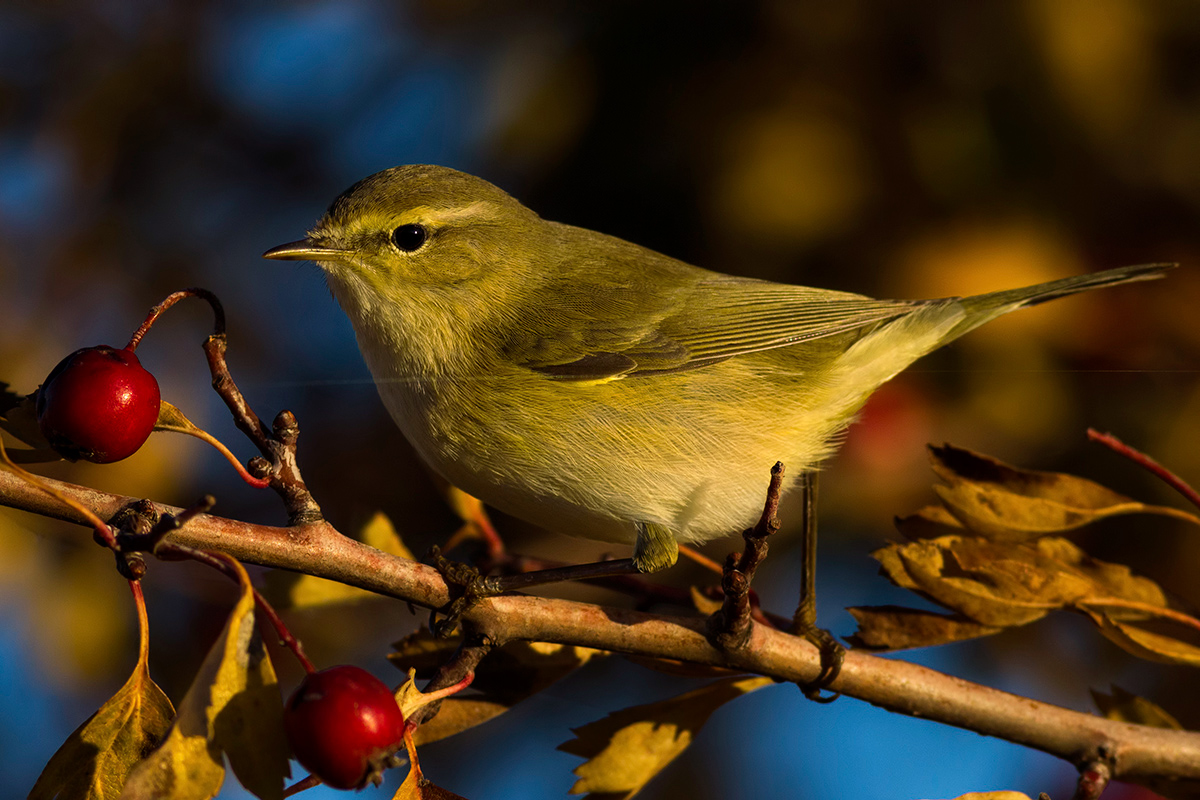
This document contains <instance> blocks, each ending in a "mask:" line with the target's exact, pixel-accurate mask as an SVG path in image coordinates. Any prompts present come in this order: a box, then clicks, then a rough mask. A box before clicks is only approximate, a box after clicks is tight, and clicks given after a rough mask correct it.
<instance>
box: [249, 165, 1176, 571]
mask: <svg viewBox="0 0 1200 800" xmlns="http://www.w3.org/2000/svg"><path fill="white" fill-rule="evenodd" d="M264 256H265V257H266V258H275V259H303V260H312V261H315V262H316V263H317V264H318V265H319V266H320V267H321V269H322V270H323V271H324V272H325V275H326V278H327V280H328V283H329V287H330V289H331V290H332V292H333V295H334V297H335V298H336V299H337V301H338V303H340V304H341V307H342V309H343V310H344V311H345V312H346V314H347V315H348V316H349V317H350V321H351V323H352V324H353V326H354V331H355V334H356V335H357V337H358V346H359V349H360V350H361V351H362V354H363V357H364V358H365V359H366V363H367V366H368V367H369V368H370V370H371V374H372V375H373V376H374V379H375V383H376V385H377V387H378V388H379V394H380V396H381V397H382V398H383V402H384V404H385V405H386V406H387V409H388V411H389V412H390V413H391V415H392V418H393V419H394V420H395V422H396V424H397V425H399V426H400V429H401V430H402V431H403V432H404V435H405V436H406V437H407V438H408V440H409V441H410V442H411V443H412V445H413V446H414V447H415V448H416V450H417V452H418V453H419V454H420V455H421V457H422V458H423V459H424V460H425V461H426V462H427V463H428V464H429V465H430V466H431V467H433V469H434V470H436V471H437V472H439V473H440V474H441V475H442V476H443V477H445V478H446V480H448V481H450V483H452V484H454V485H455V486H458V487H459V488H461V489H463V490H464V491H466V492H469V493H470V494H473V495H475V496H476V497H478V498H480V499H481V500H483V501H484V502H486V503H488V504H490V505H493V506H495V507H496V508H499V509H501V510H503V511H505V512H507V513H509V514H512V515H514V516H517V517H519V518H522V519H525V520H528V521H530V522H533V523H536V524H538V525H541V526H543V527H546V528H549V529H551V530H555V531H559V532H561V533H566V534H571V535H575V536H583V537H587V538H591V539H598V540H602V541H606V542H623V543H630V544H633V545H634V565H635V566H636V568H637V569H638V570H640V571H643V572H653V571H656V570H659V569H663V568H665V567H667V566H670V565H671V564H673V563H674V562H675V559H676V556H677V553H678V543H680V542H686V543H700V542H705V541H708V540H710V539H713V538H715V537H719V536H724V535H727V534H730V533H736V532H740V531H741V530H743V529H745V528H747V527H749V526H750V525H752V524H753V522H754V520H755V519H756V518H757V516H758V515H759V514H760V513H761V510H762V501H763V491H764V476H765V475H766V474H767V472H768V471H769V470H770V468H771V466H772V465H773V464H774V463H775V462H776V461H782V462H784V463H785V464H787V465H788V466H789V467H790V468H791V474H792V475H794V476H799V475H800V474H801V473H803V472H805V471H807V470H811V469H813V468H814V467H815V465H816V464H817V463H818V462H820V461H821V460H822V459H823V458H825V457H827V456H828V455H830V454H831V453H832V452H833V450H834V449H835V448H836V446H837V441H838V434H839V433H841V432H842V431H843V430H844V429H845V428H846V426H847V425H849V424H850V422H851V421H852V419H853V417H854V414H855V412H857V411H858V410H859V409H860V408H861V407H862V405H863V403H864V402H865V401H866V399H867V397H868V396H869V395H870V394H871V393H872V392H873V391H874V390H875V389H876V388H878V387H879V386H880V385H881V384H882V383H884V382H885V381H887V380H888V379H890V378H892V377H893V376H894V375H896V373H898V372H900V370H902V369H904V368H905V367H907V366H908V365H909V364H911V363H912V362H913V361H914V360H916V359H917V358H919V357H921V356H923V355H925V354H926V353H928V352H930V351H931V350H933V349H934V348H937V347H940V346H941V345H944V344H946V343H947V342H949V341H951V340H953V339H956V338H957V337H959V336H961V335H963V334H964V333H966V332H967V331H969V330H971V329H973V328H976V327H978V326H980V325H982V324H984V323H985V322H988V321H990V320H993V319H995V318H996V317H998V316H1000V315H1001V314H1007V313H1008V312H1009V311H1013V310H1015V309H1018V308H1023V307H1025V306H1030V305H1034V304H1036V303H1041V302H1043V301H1046V300H1053V299H1054V298H1057V297H1063V296H1065V295H1069V294H1073V293H1075V292H1081V291H1085V290H1088V289H1095V288H1099V287H1101V286H1111V285H1114V284H1119V283H1126V282H1129V281H1137V280H1146V279H1150V278H1156V277H1159V276H1160V275H1161V274H1162V273H1163V272H1164V271H1165V270H1166V269H1169V268H1170V267H1171V266H1173V265H1164V264H1153V265H1145V266H1132V267H1123V268H1120V269H1114V270H1109V271H1106V272H1097V273H1094V274H1091V275H1080V276H1077V277H1071V278H1064V279H1062V280H1057V281H1051V282H1049V283H1043V284H1039V285H1037V286H1029V287H1025V288H1022V289H1011V290H1008V291H1001V292H993V293H990V294H983V295H978V296H974V297H965V298H961V297H948V298H943V299H939V300H875V299H872V298H870V297H864V296H862V295H857V294H851V293H848V292H837V291H829V290H826V289H812V288H808V287H804V286H789V285H784V284H778V283H769V282H766V281H761V280H753V279H750V278H738V277H733V276H729V275H722V274H720V273H716V272H710V271H708V270H704V269H700V268H698V267H694V266H691V265H689V264H685V263H683V262H681V261H677V260H675V259H673V258H668V257H667V256H664V255H661V254H659V253H656V252H654V251H652V250H648V249H646V248H644V247H639V246H638V245H635V244H631V243H629V242H626V241H622V240H621V239H617V238H614V237H612V236H606V235H604V234H601V233H596V232H594V231H590V230H586V229H584V228H576V227H572V226H570V225H563V224H559V223H556V222H548V221H546V220H543V219H542V218H541V217H539V216H538V215H537V214H535V213H534V212H533V211H530V210H529V209H528V208H526V207H525V206H523V205H521V204H520V203H519V202H517V201H516V200H515V199H513V198H512V197H510V196H509V195H507V194H505V193H504V192H503V191H501V190H500V189H498V188H497V187H495V186H493V185H492V184H490V183H487V182H486V181H483V180H481V179H479V178H476V177H472V176H470V175H467V174H464V173H461V172H456V171H454V170H451V169H446V168H444V167H436V166H403V167H396V168H394V169H389V170H385V171H383V172H379V173H376V174H375V175H372V176H370V177H368V178H366V179H364V180H362V181H360V182H358V183H357V184H355V185H354V186H352V187H350V188H349V189H348V190H347V191H346V192H345V193H343V194H342V195H341V196H340V197H338V198H337V199H336V200H335V201H334V202H333V204H332V205H331V206H330V207H329V210H328V212H327V213H326V214H325V216H324V217H322V218H321V220H320V221H319V222H318V223H317V225H316V227H314V228H313V229H312V230H311V231H310V232H309V234H308V236H307V237H306V238H304V239H302V240H300V241H298V242H292V243H290V244H285V245H281V246H279V247H276V248H273V249H271V250H268V251H267V252H266V253H265V254H264Z"/></svg>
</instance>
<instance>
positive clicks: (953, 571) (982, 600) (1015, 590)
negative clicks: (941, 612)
mask: <svg viewBox="0 0 1200 800" xmlns="http://www.w3.org/2000/svg"><path fill="white" fill-rule="evenodd" d="M987 544H988V543H987V542H985V541H984V540H979V539H963V538H962V537H958V536H945V537H942V538H940V539H934V540H929V541H917V542H912V543H911V544H907V545H902V546H901V545H892V547H894V548H896V557H897V558H898V559H899V562H900V564H901V566H902V568H903V572H904V576H905V578H906V579H907V582H908V583H909V584H911V585H909V586H905V588H911V589H913V590H914V591H917V592H919V593H920V594H922V595H924V596H926V597H928V598H929V599H931V600H933V601H934V602H935V603H939V604H940V605H943V606H946V607H947V608H949V609H951V610H954V611H957V612H959V613H960V614H963V615H964V616H966V617H968V618H970V619H972V620H974V621H975V622H978V623H980V624H982V625H990V626H999V627H1011V626H1014V625H1025V624H1027V623H1029V622H1032V621H1034V620H1036V619H1039V618H1040V617H1042V616H1044V615H1045V614H1046V612H1047V611H1049V610H1050V609H1052V608H1055V607H1057V606H1058V605H1059V604H1057V603H1053V602H1047V601H1045V600H1041V599H1038V597H1037V594H1036V592H1034V591H1030V589H1031V587H1030V586H1029V584H1031V583H1035V582H1036V581H1037V580H1038V577H1039V576H1038V575H1037V574H1036V573H1035V572H1034V570H1033V569H1031V568H1030V566H1029V565H1026V564H1023V563H1021V562H1019V561H1015V562H1014V561H1013V560H1012V559H1004V558H1003V557H1002V554H1000V553H997V554H995V555H996V557H994V558H982V557H981V554H980V553H978V552H973V550H974V551H978V550H979V549H980V546H981V545H982V546H986V545H987ZM878 557H879V556H878V554H876V558H878ZM960 558H964V559H965V560H966V561H967V564H962V563H961V562H960V560H959V559H960ZM973 565H977V566H975V567H974V568H973ZM889 577H891V573H890V572H889ZM898 585H902V586H903V585H904V584H902V583H899V582H898Z"/></svg>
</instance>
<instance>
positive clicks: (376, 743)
mask: <svg viewBox="0 0 1200 800" xmlns="http://www.w3.org/2000/svg"><path fill="white" fill-rule="evenodd" d="M284 726H285V728H286V729H287V737H288V742H289V743H290V744H291V746H292V752H293V753H294V754H295V756H296V760H297V761H299V762H300V763H301V764H303V765H304V768H305V769H307V770H308V771H309V772H311V773H312V774H313V775H316V776H317V777H318V778H320V779H321V781H322V782H324V783H325V784H326V785H328V786H332V787H334V788H336V789H358V788H361V787H363V786H365V785H366V783H367V781H368V780H370V781H373V782H375V783H378V782H379V774H380V773H381V772H382V771H383V769H384V768H385V767H387V766H388V764H387V761H388V759H389V757H390V756H391V755H392V754H393V753H394V752H396V750H397V749H399V747H400V745H401V744H403V742H404V715H403V714H402V713H400V706H398V705H397V704H396V698H395V697H394V696H393V695H392V691H391V690H390V689H388V687H387V686H386V685H384V683H383V681H381V680H379V679H378V678H376V677H375V676H374V675H372V674H371V673H369V672H367V671H366V670H363V669H359V668H358V667H354V666H341V667H330V668H329V669H326V670H322V671H320V672H313V673H309V674H308V675H307V676H305V678H304V680H303V681H302V682H301V683H300V686H299V687H298V688H297V689H296V691H295V693H294V694H293V695H292V696H291V699H289V700H288V703H287V708H286V709H285V711H284Z"/></svg>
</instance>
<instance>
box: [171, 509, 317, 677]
mask: <svg viewBox="0 0 1200 800" xmlns="http://www.w3.org/2000/svg"><path fill="white" fill-rule="evenodd" d="M184 513H187V512H184ZM179 516H180V517H182V516H183V515H182V514H180V515H179ZM176 519H177V520H178V517H177V518H176ZM185 521H186V520H185ZM180 524H182V523H180ZM154 552H155V555H171V556H177V557H183V558H190V559H192V560H193V561H199V562H200V563H201V564H207V565H208V566H210V567H212V568H213V569H215V570H217V571H218V572H221V573H223V574H224V575H227V576H228V577H229V578H231V579H232V580H234V581H236V582H238V583H240V582H241V573H242V567H241V565H240V564H238V562H237V560H236V559H234V558H233V556H229V555H226V554H225V553H220V552H217V551H215V550H212V551H210V550H196V549H193V548H191V547H183V546H182V545H177V544H171V543H169V542H164V543H163V544H162V546H160V547H158V548H156V549H155V551H154ZM250 591H251V592H253V593H254V603H255V605H256V606H258V609H259V611H261V612H262V613H263V616H264V617H266V620H267V622H269V623H271V627H273V628H274V629H275V633H276V634H277V635H278V636H279V643H280V644H281V645H283V646H284V647H286V648H287V649H288V650H290V651H291V652H292V655H294V656H295V657H296V660H297V661H299V662H300V666H301V667H302V668H303V669H304V671H305V672H306V673H308V674H310V675H311V674H312V673H314V672H316V671H317V668H316V667H315V666H314V665H313V663H312V662H311V661H309V659H308V656H307V655H305V653H304V646H303V645H302V644H301V643H300V640H299V639H297V638H296V637H295V636H294V635H293V634H292V632H291V630H289V629H288V626H287V624H286V623H285V622H284V621H283V618H282V617H280V616H279V613H278V612H277V611H276V610H275V609H274V607H272V606H271V604H270V603H269V602H268V601H267V598H265V597H263V596H262V593H261V592H259V591H258V590H257V589H255V588H254V587H250Z"/></svg>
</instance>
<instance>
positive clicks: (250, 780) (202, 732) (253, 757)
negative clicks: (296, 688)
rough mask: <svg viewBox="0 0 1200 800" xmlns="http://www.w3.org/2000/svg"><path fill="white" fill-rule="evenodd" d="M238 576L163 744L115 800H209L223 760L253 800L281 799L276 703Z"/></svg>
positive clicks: (282, 765)
mask: <svg viewBox="0 0 1200 800" xmlns="http://www.w3.org/2000/svg"><path fill="white" fill-rule="evenodd" d="M233 563H235V564H236V562H233ZM237 570H238V573H239V579H240V583H241V588H242V593H241V596H240V597H239V599H238V602H237V605H236V606H235V607H234V609H233V612H232V613H231V614H230V616H229V619H228V621H227V622H226V624H225V629H224V630H223V631H222V633H221V635H220V637H218V639H217V641H216V643H214V644H213V646H212V648H211V649H210V650H209V652H208V655H207V656H206V657H205V659H204V663H203V664H202V665H201V667H200V670H199V672H198V673H197V674H196V678H195V679H194V680H193V681H192V685H191V687H190V688H189V689H188V692H187V695H186V696H185V697H184V699H183V702H182V703H181V704H180V706H179V714H178V716H177V717H176V720H175V724H174V726H173V727H172V728H171V731H170V733H169V734H167V738H166V740H165V741H164V742H163V743H162V745H161V746H160V747H159V748H158V749H157V750H155V751H154V752H153V753H151V754H150V756H149V757H148V758H146V759H145V760H144V761H142V762H141V763H140V764H139V765H138V766H137V768H136V769H134V771H133V773H132V774H131V775H130V777H129V781H128V782H127V783H126V784H125V790H124V791H123V792H122V794H121V800H147V799H148V798H154V799H155V800H208V798H211V797H214V796H215V795H216V793H217V792H218V791H219V790H220V788H221V784H222V783H223V781H224V777H225V765H224V758H225V756H228V758H229V762H230V767H231V768H232V769H233V771H234V774H236V775H237V777H238V779H239V780H240V781H241V782H242V785H243V786H245V787H246V788H247V789H249V790H250V791H252V792H253V793H254V794H255V795H257V796H258V797H259V798H262V800H275V799H276V798H282V796H283V780H284V778H285V777H286V776H287V774H288V763H287V752H288V751H287V745H286V743H285V742H284V740H283V700H282V698H281V697H280V695H279V688H278V685H277V683H276V680H275V672H274V669H273V668H272V667H271V662H270V660H269V659H268V657H267V653H266V650H265V649H264V648H263V644H262V640H261V639H260V638H259V636H258V631H257V628H256V626H255V621H254V594H253V592H252V591H251V587H250V579H249V577H248V576H247V575H246V571H245V570H244V569H243V568H242V567H241V565H240V564H238V565H237Z"/></svg>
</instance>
